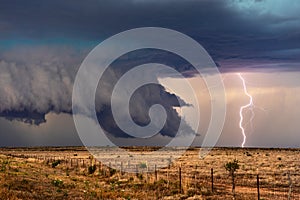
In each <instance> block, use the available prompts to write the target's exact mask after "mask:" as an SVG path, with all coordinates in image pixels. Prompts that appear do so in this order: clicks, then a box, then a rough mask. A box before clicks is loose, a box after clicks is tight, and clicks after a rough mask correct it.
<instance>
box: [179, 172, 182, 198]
mask: <svg viewBox="0 0 300 200" xmlns="http://www.w3.org/2000/svg"><path fill="white" fill-rule="evenodd" d="M181 188H182V186H181V167H179V193H181V192H182V189H181Z"/></svg>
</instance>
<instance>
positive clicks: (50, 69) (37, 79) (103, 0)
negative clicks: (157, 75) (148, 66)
mask: <svg viewBox="0 0 300 200" xmlns="http://www.w3.org/2000/svg"><path fill="white" fill-rule="evenodd" d="M0 3H1V6H0V72H1V73H0V94H1V95H0V117H4V118H6V119H8V120H18V121H22V122H24V123H28V124H35V125H39V124H41V123H45V122H46V115H47V114H48V113H57V114H60V113H67V114H71V113H72V102H71V96H72V87H73V83H74V78H75V76H76V72H77V70H78V68H79V66H80V64H81V62H82V61H83V59H84V58H85V56H86V55H87V54H88V52H89V51H90V50H92V49H93V47H95V46H96V45H97V44H98V43H99V42H101V41H103V40H105V39H106V38H108V37H110V36H111V35H113V34H117V33H119V32H121V31H125V30H128V29H131V28H137V27H150V26H152V27H164V28H169V29H174V30H177V31H180V32H182V33H184V34H187V35H188V36H190V37H192V38H193V39H195V40H196V41H198V42H199V43H200V44H201V45H203V47H204V48H205V49H206V50H207V51H208V53H209V54H210V55H211V56H212V58H213V59H214V61H215V62H216V63H217V65H218V66H219V67H220V71H221V72H227V71H238V70H241V71H243V70H244V71H246V70H261V69H263V70H265V69H271V70H275V71H286V70H296V71H299V66H300V65H299V63H300V26H299V23H300V17H299V10H300V7H299V5H300V4H299V2H298V1H297V0H289V1H277V0H262V1H256V0H247V1H246V0H229V1H211V0H187V1H182V0H165V1H160V0H122V1H118V0H100V1H99V0H89V1H79V0H66V1H60V0H53V1H47V0H41V1H33V0H28V1H21V0H0ZM154 61H156V62H157V63H162V64H166V65H169V66H172V67H174V68H175V69H177V70H178V71H179V72H181V73H183V74H184V75H185V76H193V75H194V74H193V72H191V71H192V70H193V68H192V66H190V65H189V63H186V62H185V61H184V60H182V59H179V58H176V57H174V56H173V55H171V54H169V53H166V52H160V51H159V52H151V51H143V52H140V53H137V52H135V53H134V54H131V55H124V56H123V57H121V58H120V59H119V60H118V61H117V62H115V63H113V64H112V66H111V68H110V70H108V71H107V72H106V79H107V80H106V81H105V80H104V83H105V82H107V83H109V84H106V85H105V84H104V85H105V87H103V86H101V85H99V88H98V92H97V95H96V102H97V103H96V109H97V115H98V120H99V121H100V124H102V126H103V127H104V128H105V129H106V130H107V132H111V133H113V134H114V136H117V137H128V135H126V134H125V133H124V132H122V131H121V130H120V129H118V127H117V126H116V124H115V122H114V120H113V119H112V115H111V111H110V105H109V102H110V94H111V91H112V88H113V83H115V81H116V80H117V79H118V78H119V77H120V76H121V75H122V74H124V73H125V72H126V71H127V70H129V69H130V68H131V67H133V66H136V65H140V64H143V63H147V62H154ZM142 97H143V98H142ZM182 101H183V100H182V99H180V97H177V96H176V95H175V94H171V93H169V92H167V91H166V90H165V88H164V87H162V86H159V85H150V86H148V87H143V88H140V89H139V91H137V93H136V94H135V100H134V99H133V100H132V102H131V112H132V115H133V118H134V119H135V122H136V123H137V124H140V125H145V124H147V123H149V116H148V109H149V107H150V106H151V105H152V104H155V103H159V104H162V105H164V107H165V108H166V110H167V114H168V121H167V123H166V125H165V127H164V128H163V130H162V131H161V134H162V135H164V136H174V133H175V132H176V129H177V128H178V122H179V120H180V116H179V115H178V113H177V112H176V111H175V107H178V105H179V102H182ZM184 103H186V106H188V102H184ZM186 130H187V132H191V133H193V131H192V130H190V129H189V126H188V125H186Z"/></svg>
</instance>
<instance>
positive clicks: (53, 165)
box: [51, 160, 61, 168]
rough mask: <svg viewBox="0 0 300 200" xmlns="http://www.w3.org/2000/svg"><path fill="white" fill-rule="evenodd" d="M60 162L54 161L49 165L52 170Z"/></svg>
mask: <svg viewBox="0 0 300 200" xmlns="http://www.w3.org/2000/svg"><path fill="white" fill-rule="evenodd" d="M60 162H61V161H60V160H56V161H54V162H53V163H52V164H51V165H52V168H55V167H56V166H57V165H59V164H60Z"/></svg>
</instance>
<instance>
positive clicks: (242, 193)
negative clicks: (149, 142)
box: [0, 148, 300, 199]
mask: <svg viewBox="0 0 300 200" xmlns="http://www.w3.org/2000/svg"><path fill="white" fill-rule="evenodd" d="M148 150H149V149H147V151H148ZM128 151H129V150H128ZM135 151H136V149H135ZM141 152H142V151H141ZM54 158H55V159H56V160H57V159H60V160H61V162H60V164H58V165H57V166H54V167H53V166H52V164H53V163H54V162H55V161H54ZM71 159H72V164H71ZM233 159H237V160H238V161H239V164H240V169H239V170H238V171H237V177H236V182H237V186H236V193H237V199H257V189H256V174H257V173H259V175H260V183H261V185H260V192H261V199H287V197H288V190H289V180H288V173H290V176H291V180H292V183H293V185H292V193H291V194H292V196H291V197H292V199H299V197H300V184H299V182H300V171H299V170H300V168H299V164H300V163H299V151H298V150H297V149H230V148H215V149H213V150H212V151H211V152H210V154H209V155H207V156H206V157H205V158H204V159H200V158H199V149H193V150H189V151H187V152H186V154H185V155H183V156H182V157H181V158H180V159H178V160H177V161H176V162H175V163H173V164H172V165H171V166H170V168H165V169H160V170H159V171H158V175H157V180H156V178H155V175H154V173H141V174H139V175H136V174H132V173H120V172H118V171H116V173H115V171H114V170H109V169H108V168H107V167H104V166H103V167H102V168H100V164H99V163H98V162H95V161H94V160H92V159H91V156H90V154H89V153H88V152H87V151H85V150H84V149H83V148H29V149H1V151H0V178H1V179H0V180H1V182H0V199H232V194H231V190H230V189H231V182H230V178H229V176H228V173H227V172H226V170H225V168H224V164H225V163H226V162H228V161H232V160H233ZM83 160H84V161H83ZM83 162H84V165H83ZM112 162H113V160H112ZM91 164H92V165H94V164H95V165H96V166H97V168H96V171H95V173H94V174H89V171H88V167H89V166H90V165H91ZM151 164H152V167H153V165H154V164H155V163H151ZM149 165H150V164H149ZM140 166H141V167H143V168H145V166H144V163H142V164H141V165H140ZM180 166H181V169H182V190H183V191H182V193H181V194H180V193H179V191H180V189H179V178H178V177H179V174H178V169H179V167H180ZM149 167H151V166H149ZM211 168H213V169H214V191H213V192H212V191H211V182H210V180H211V177H210V172H211Z"/></svg>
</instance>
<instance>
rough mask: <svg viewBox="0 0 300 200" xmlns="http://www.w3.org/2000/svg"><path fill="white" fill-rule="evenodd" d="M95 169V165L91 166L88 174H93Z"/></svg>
mask: <svg viewBox="0 0 300 200" xmlns="http://www.w3.org/2000/svg"><path fill="white" fill-rule="evenodd" d="M96 169H97V167H96V165H91V166H89V168H88V171H89V174H93V173H94V172H95V171H96Z"/></svg>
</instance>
